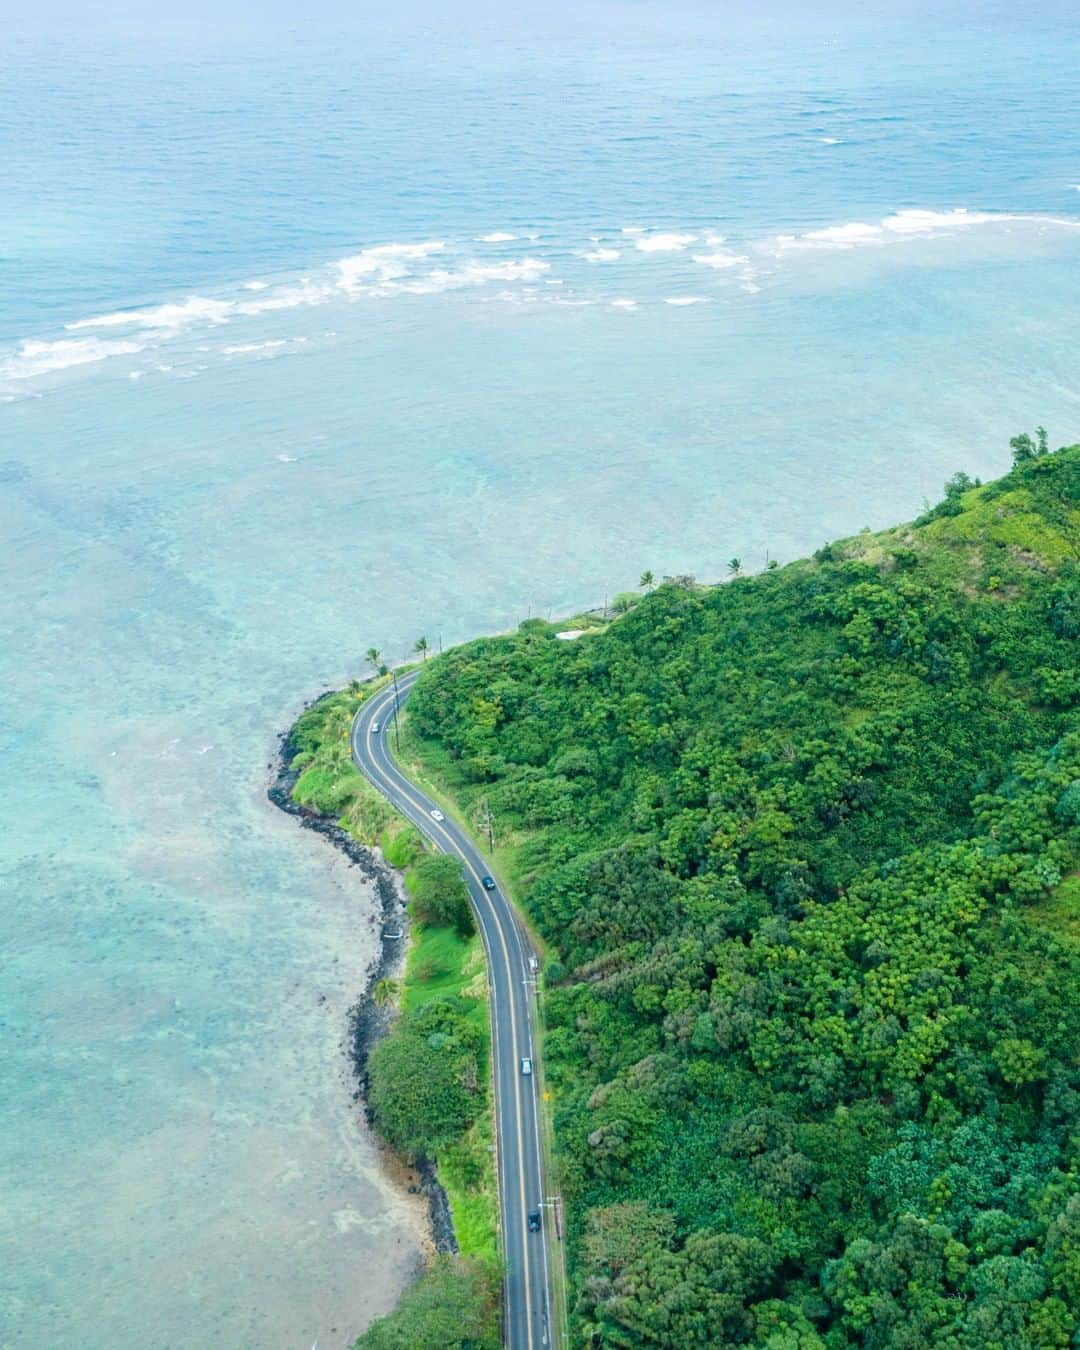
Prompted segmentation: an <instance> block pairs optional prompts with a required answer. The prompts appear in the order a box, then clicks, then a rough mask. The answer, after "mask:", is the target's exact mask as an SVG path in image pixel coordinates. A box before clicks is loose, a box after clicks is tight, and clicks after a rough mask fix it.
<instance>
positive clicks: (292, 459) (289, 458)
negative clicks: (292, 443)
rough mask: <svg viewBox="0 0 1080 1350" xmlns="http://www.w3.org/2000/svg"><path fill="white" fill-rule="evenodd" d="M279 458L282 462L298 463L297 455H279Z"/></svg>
mask: <svg viewBox="0 0 1080 1350" xmlns="http://www.w3.org/2000/svg"><path fill="white" fill-rule="evenodd" d="M278 459H279V460H281V462H282V464H295V463H296V456H295V455H278Z"/></svg>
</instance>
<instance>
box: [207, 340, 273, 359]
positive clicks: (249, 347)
mask: <svg viewBox="0 0 1080 1350" xmlns="http://www.w3.org/2000/svg"><path fill="white" fill-rule="evenodd" d="M287 345H288V344H287V343H286V341H285V339H284V338H274V339H273V340H271V341H268V342H239V343H237V344H236V345H235V346H232V347H222V349H221V350H222V351H223V352H224V353H225V355H226V356H241V355H245V354H246V353H248V352H265V351H270V350H271V349H273V348H276V347H285V346H287Z"/></svg>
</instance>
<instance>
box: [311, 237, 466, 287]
mask: <svg viewBox="0 0 1080 1350" xmlns="http://www.w3.org/2000/svg"><path fill="white" fill-rule="evenodd" d="M445 247H446V245H445V244H444V243H443V242H442V240H441V239H431V240H428V241H427V242H426V243H422V244H377V245H376V246H375V247H373V248H365V249H362V250H361V251H360V252H359V253H356V254H353V256H352V257H350V258H341V259H339V260H338V262H337V264H336V266H337V271H338V285H339V286H340V287H341V289H342V290H345V291H351V290H355V289H356V288H357V287H358V286H359V285H360V284H361V283H362V282H365V281H368V280H374V281H391V280H393V279H395V278H397V277H405V276H408V275H409V267H408V265H407V264H408V263H410V262H415V261H416V260H417V259H420V258H426V257H428V256H429V255H430V254H432V253H441V252H442V250H443V249H444V248H445Z"/></svg>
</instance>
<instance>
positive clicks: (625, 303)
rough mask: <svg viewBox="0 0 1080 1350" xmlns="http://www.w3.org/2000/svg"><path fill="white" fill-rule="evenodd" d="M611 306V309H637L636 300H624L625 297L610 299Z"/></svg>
mask: <svg viewBox="0 0 1080 1350" xmlns="http://www.w3.org/2000/svg"><path fill="white" fill-rule="evenodd" d="M611 308H612V309H626V310H630V309H637V301H636V300H626V299H620V300H612V302H611Z"/></svg>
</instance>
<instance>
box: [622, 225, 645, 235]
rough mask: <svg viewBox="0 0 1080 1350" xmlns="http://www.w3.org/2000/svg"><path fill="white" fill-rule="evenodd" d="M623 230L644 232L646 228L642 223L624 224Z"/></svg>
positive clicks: (636, 232)
mask: <svg viewBox="0 0 1080 1350" xmlns="http://www.w3.org/2000/svg"><path fill="white" fill-rule="evenodd" d="M622 232H623V234H644V233H645V230H644V229H643V227H642V226H640V225H624V226H623V227H622Z"/></svg>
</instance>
